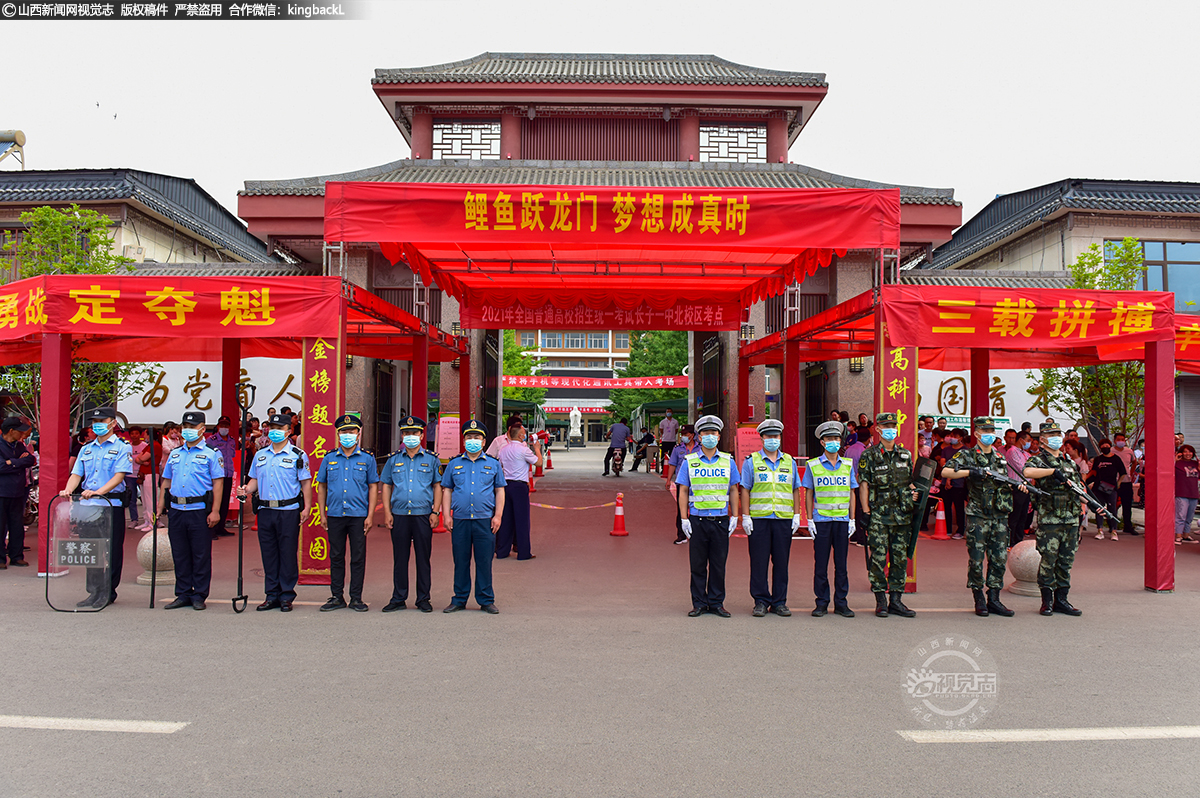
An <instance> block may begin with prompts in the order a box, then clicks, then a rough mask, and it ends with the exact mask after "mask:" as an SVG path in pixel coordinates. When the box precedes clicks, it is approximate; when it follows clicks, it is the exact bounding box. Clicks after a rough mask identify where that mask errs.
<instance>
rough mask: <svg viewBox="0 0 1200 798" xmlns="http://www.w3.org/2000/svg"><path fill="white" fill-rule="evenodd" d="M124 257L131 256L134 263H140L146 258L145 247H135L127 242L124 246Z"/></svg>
mask: <svg viewBox="0 0 1200 798" xmlns="http://www.w3.org/2000/svg"><path fill="white" fill-rule="evenodd" d="M124 254H125V257H127V258H133V262H134V263H141V262H142V261H144V260H145V259H146V249H145V247H135V246H133V245H132V244H129V245H127V246H126V247H125V253H124Z"/></svg>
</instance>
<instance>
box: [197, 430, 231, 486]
mask: <svg viewBox="0 0 1200 798" xmlns="http://www.w3.org/2000/svg"><path fill="white" fill-rule="evenodd" d="M205 442H206V443H207V444H208V446H209V448H210V449H216V450H217V451H218V452H220V453H221V457H223V458H224V459H225V476H227V477H231V476H233V464H234V463H235V462H236V459H237V444H238V440H237V438H235V437H233V435H226V436H224V437H222V436H221V433H219V432H214V433H213V434H211V435H209V436H208V438H207V439H206V440H205Z"/></svg>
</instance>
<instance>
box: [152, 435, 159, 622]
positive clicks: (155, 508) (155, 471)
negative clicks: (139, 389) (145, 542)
mask: <svg viewBox="0 0 1200 798" xmlns="http://www.w3.org/2000/svg"><path fill="white" fill-rule="evenodd" d="M157 586H158V461H157V460H155V458H154V427H153V426H151V427H150V609H154V589H155V588H156V587H157Z"/></svg>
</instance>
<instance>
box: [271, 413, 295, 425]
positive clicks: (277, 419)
mask: <svg viewBox="0 0 1200 798" xmlns="http://www.w3.org/2000/svg"><path fill="white" fill-rule="evenodd" d="M267 426H268V427H290V426H292V416H291V414H290V413H275V414H273V415H272V416H271V417H270V418H268V419H267Z"/></svg>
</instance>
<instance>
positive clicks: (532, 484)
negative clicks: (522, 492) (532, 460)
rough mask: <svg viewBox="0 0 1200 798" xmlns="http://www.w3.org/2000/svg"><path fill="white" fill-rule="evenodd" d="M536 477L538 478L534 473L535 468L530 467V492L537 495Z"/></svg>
mask: <svg viewBox="0 0 1200 798" xmlns="http://www.w3.org/2000/svg"><path fill="white" fill-rule="evenodd" d="M535 476H537V474H534V473H533V466H530V467H529V492H530V493H537V487H536V486H537V482H536V481H535V480H534V477H535Z"/></svg>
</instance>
